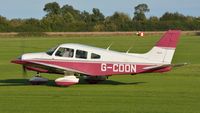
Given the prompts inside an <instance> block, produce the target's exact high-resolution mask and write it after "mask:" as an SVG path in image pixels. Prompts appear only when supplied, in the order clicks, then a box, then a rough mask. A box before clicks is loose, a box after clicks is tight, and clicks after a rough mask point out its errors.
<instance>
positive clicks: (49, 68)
mask: <svg viewBox="0 0 200 113" xmlns="http://www.w3.org/2000/svg"><path fill="white" fill-rule="evenodd" d="M11 62H12V63H16V64H21V65H23V66H25V67H26V69H28V70H32V71H37V72H41V73H56V74H72V73H73V74H74V73H82V72H80V71H78V70H75V69H71V68H66V67H61V66H57V65H54V64H48V63H43V62H42V63H41V62H37V61H34V60H13V61H11Z"/></svg>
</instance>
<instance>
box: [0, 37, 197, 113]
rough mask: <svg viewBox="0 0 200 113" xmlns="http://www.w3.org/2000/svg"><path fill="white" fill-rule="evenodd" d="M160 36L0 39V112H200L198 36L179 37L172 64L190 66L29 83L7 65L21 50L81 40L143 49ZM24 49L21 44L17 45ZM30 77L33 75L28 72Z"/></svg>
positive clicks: (125, 48)
mask: <svg viewBox="0 0 200 113" xmlns="http://www.w3.org/2000/svg"><path fill="white" fill-rule="evenodd" d="M158 39H159V36H153V37H152V36H149V37H148V36H147V37H145V38H138V37H134V36H113V37H112V36H109V37H100V36H99V37H73V38H63V37H51V38H47V37H24V38H16V37H12V38H8V37H7V38H0V72H1V73H0V113H199V112H200V107H199V106H200V50H199V49H200V36H182V37H181V40H180V42H179V44H178V47H177V50H176V53H175V57H174V59H173V63H183V62H187V63H189V65H187V66H184V67H179V68H175V69H174V70H172V71H170V72H168V73H163V74H159V73H156V74H155V73H154V74H140V75H136V76H131V75H124V76H122V75H119V76H112V77H110V78H109V80H108V81H105V82H103V83H101V84H95V85H90V84H85V83H81V84H77V85H74V86H71V87H67V88H66V87H56V86H55V85H54V83H53V80H54V79H55V78H58V77H59V75H48V74H43V76H45V77H47V78H49V79H51V81H50V82H49V83H48V84H47V85H42V86H32V85H29V84H28V83H27V81H26V79H25V78H23V77H22V72H21V67H20V66H19V65H15V64H11V63H10V60H11V59H15V58H16V57H17V56H19V55H20V54H21V53H23V52H25V53H26V52H39V51H46V50H47V49H48V48H51V47H52V46H55V45H57V44H61V43H69V42H73V43H81V44H87V45H92V46H97V47H102V48H106V47H107V46H108V45H109V44H110V43H112V42H114V44H113V46H112V47H111V49H112V50H117V51H126V50H127V49H128V48H129V47H131V46H133V49H132V50H131V51H130V52H138V53H143V52H147V51H148V50H149V49H150V48H151V47H152V46H153V45H154V43H155V42H156V41H157V40H158ZM22 48H23V49H22ZM28 75H29V77H31V76H32V75H34V73H33V72H29V73H28Z"/></svg>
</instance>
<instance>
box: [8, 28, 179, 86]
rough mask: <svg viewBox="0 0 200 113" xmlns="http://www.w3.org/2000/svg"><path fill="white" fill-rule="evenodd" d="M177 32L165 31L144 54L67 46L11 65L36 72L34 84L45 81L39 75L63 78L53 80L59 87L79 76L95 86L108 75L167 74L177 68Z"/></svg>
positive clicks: (68, 83) (23, 58)
mask: <svg viewBox="0 0 200 113" xmlns="http://www.w3.org/2000/svg"><path fill="white" fill-rule="evenodd" d="M180 32H181V31H179V30H169V31H167V32H166V33H165V34H164V35H163V36H162V37H161V39H160V40H159V41H158V42H157V43H156V44H155V46H154V47H153V48H152V49H151V50H150V51H149V52H147V53H144V54H136V53H128V52H125V53H123V52H117V51H112V50H109V49H102V48H97V47H92V46H87V45H82V44H74V43H67V44H61V45H59V46H57V47H55V48H52V49H50V50H48V51H47V52H41V53H27V54H23V55H22V56H20V57H19V58H18V59H15V60H12V61H11V62H12V63H16V64H21V65H22V66H23V69H24V71H25V70H31V71H36V72H37V74H36V76H35V77H33V78H31V79H30V81H31V82H33V83H36V84H38V83H40V82H46V81H47V80H46V79H45V78H42V77H41V76H40V73H53V74H62V75H64V77H61V78H58V79H56V80H55V83H56V84H57V85H59V86H69V85H73V84H76V83H78V82H79V77H81V76H82V78H83V79H85V80H86V81H88V82H89V83H97V82H99V81H103V80H106V79H107V78H108V76H111V75H124V74H131V75H135V74H140V73H152V72H167V71H170V70H171V69H172V67H174V66H178V65H180V64H171V61H172V58H173V55H174V52H175V49H176V45H177V42H178V39H179V36H180Z"/></svg>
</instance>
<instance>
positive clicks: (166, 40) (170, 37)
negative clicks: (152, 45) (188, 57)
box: [156, 30, 181, 48]
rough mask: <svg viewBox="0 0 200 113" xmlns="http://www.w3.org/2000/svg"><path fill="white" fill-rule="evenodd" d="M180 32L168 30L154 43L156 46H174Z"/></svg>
mask: <svg viewBox="0 0 200 113" xmlns="http://www.w3.org/2000/svg"><path fill="white" fill-rule="evenodd" d="M180 34H181V31H180V30H169V31H167V32H166V33H165V34H164V35H163V36H162V38H161V39H160V40H159V41H158V42H157V43H156V46H158V47H170V48H176V45H177V42H178V40H179V37H180Z"/></svg>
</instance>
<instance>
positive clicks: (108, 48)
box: [107, 42, 113, 50]
mask: <svg viewBox="0 0 200 113" xmlns="http://www.w3.org/2000/svg"><path fill="white" fill-rule="evenodd" d="M112 45H113V42H112V43H111V44H110V45H109V46H108V47H107V50H110V47H111V46H112Z"/></svg>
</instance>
